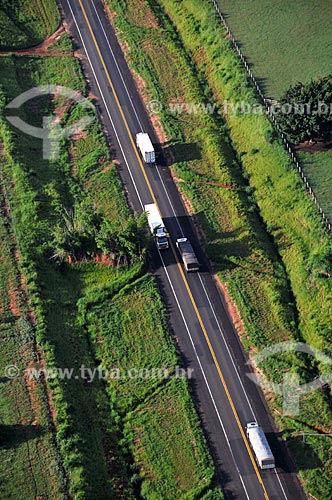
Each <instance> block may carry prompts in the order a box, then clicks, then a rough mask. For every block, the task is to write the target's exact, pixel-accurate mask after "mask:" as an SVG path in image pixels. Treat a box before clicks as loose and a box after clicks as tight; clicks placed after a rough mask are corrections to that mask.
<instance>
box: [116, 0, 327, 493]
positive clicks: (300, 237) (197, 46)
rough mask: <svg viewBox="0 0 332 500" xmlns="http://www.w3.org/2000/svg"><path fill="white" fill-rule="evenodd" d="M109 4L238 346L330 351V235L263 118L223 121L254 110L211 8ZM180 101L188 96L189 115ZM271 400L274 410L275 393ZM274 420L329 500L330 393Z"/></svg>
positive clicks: (279, 362)
mask: <svg viewBox="0 0 332 500" xmlns="http://www.w3.org/2000/svg"><path fill="white" fill-rule="evenodd" d="M109 4H110V6H111V9H112V10H113V11H116V12H117V14H118V15H115V16H114V17H112V19H113V23H114V24H115V25H116V26H117V28H118V30H119V34H118V36H119V38H120V40H123V41H124V40H125V41H126V42H127V44H128V46H129V48H128V47H127V51H128V54H127V58H128V61H129V63H130V65H131V67H132V68H133V69H134V70H135V71H136V72H138V73H139V74H140V76H141V77H143V79H144V80H145V83H146V87H145V93H146V95H145V99H146V100H147V101H149V100H151V99H157V100H158V101H160V102H161V103H162V105H163V108H162V110H161V111H160V113H159V117H160V119H161V123H162V125H163V129H164V131H165V134H166V136H167V140H168V141H169V144H171V150H172V154H173V157H174V159H175V164H174V165H173V169H174V173H175V176H176V178H177V182H178V183H179V187H180V189H181V191H182V193H183V194H184V196H185V197H187V198H189V200H190V201H191V204H192V206H193V208H194V211H195V215H196V217H197V219H198V220H199V222H200V224H201V226H202V227H203V229H204V232H205V235H206V239H205V244H206V249H207V252H208V254H209V256H210V258H211V260H212V262H213V265H214V267H215V269H216V271H217V272H218V274H219V276H220V277H221V279H222V281H223V282H225V283H226V286H227V288H228V291H229V293H230V295H231V296H232V298H233V299H234V300H235V302H236V304H237V307H238V310H239V312H240V315H241V318H242V320H243V322H244V326H245V331H246V333H245V334H244V335H242V337H241V338H242V341H243V343H244V346H245V347H246V348H247V349H251V348H253V349H254V350H255V351H256V350H257V348H259V349H260V348H262V347H264V346H266V345H269V344H272V343H277V342H281V341H283V340H287V339H294V340H300V341H305V342H307V343H308V344H310V345H313V346H315V347H317V348H320V349H322V350H325V352H327V353H328V354H331V353H332V346H331V342H330V335H331V324H330V315H331V314H330V312H331V310H332V294H331V291H332V290H331V288H332V285H331V281H330V277H331V256H332V253H331V239H330V236H329V235H328V234H327V233H326V232H325V230H324V228H323V227H322V222H321V219H320V217H319V214H318V213H317V211H316V208H315V207H314V205H313V204H312V202H311V200H310V198H309V197H308V196H307V193H306V191H305V189H304V187H303V185H302V182H301V181H300V178H299V176H298V174H297V173H296V172H295V171H294V168H293V165H292V162H291V160H290V158H289V157H288V155H287V154H286V152H285V151H284V149H283V146H282V144H281V142H280V141H279V139H278V137H277V135H276V133H275V132H274V130H273V128H272V126H271V125H270V123H269V121H268V120H267V118H266V117H265V116H264V115H260V114H255V115H253V114H243V113H240V112H235V113H232V112H230V113H228V114H227V115H225V116H223V107H222V104H223V103H224V102H225V101H227V102H228V103H231V104H234V105H238V106H239V105H240V103H241V102H242V101H244V102H247V103H249V104H251V105H256V104H257V98H256V95H255V92H254V90H253V89H252V88H251V85H250V83H249V82H248V80H247V77H246V74H245V71H244V69H243V68H242V66H241V62H240V61H239V59H238V58H237V56H236V53H235V52H234V51H233V49H232V47H231V44H230V42H229V40H228V39H227V37H226V33H224V32H223V31H222V29H221V27H220V24H219V22H218V21H217V19H216V17H215V15H214V10H213V8H212V7H210V6H209V4H208V3H204V4H202V2H199V1H184V2H181V3H179V2H175V1H172V0H160V1H159V2H158V3H155V2H153V3H151V4H150V7H149V3H148V2H145V3H144V4H143V8H142V7H141V4H140V5H138V3H137V1H136V0H131V1H128V2H126V4H124V3H123V2H120V1H118V0H111V1H110V2H109ZM165 12H166V13H167V15H166V14H165ZM168 16H169V17H168ZM173 23H174V24H173ZM142 47H143V48H144V51H143V50H142ZM165 75H167V78H165ZM207 102H209V103H213V102H215V103H216V104H217V106H216V107H215V108H214V110H215V111H214V112H213V113H208V112H206V107H205V109H204V108H203V107H202V106H200V103H207ZM186 103H196V107H195V113H193V112H190V110H189V111H188V108H187V107H186ZM174 110H175V112H174ZM219 110H220V112H218V111H219ZM264 369H265V372H266V373H267V374H268V376H269V378H274V379H275V380H279V381H280V380H281V379H282V374H283V373H284V372H285V371H289V370H292V371H297V372H298V373H299V374H300V377H301V379H302V381H306V380H307V381H309V380H312V378H313V377H315V376H317V375H318V373H320V370H322V371H324V369H326V367H324V366H320V367H318V366H317V365H316V364H315V362H314V360H313V359H312V358H310V357H301V358H300V357H296V356H293V355H292V356H283V357H278V358H272V359H270V360H269V363H268V364H266V365H265V366H264ZM268 402H269V404H270V406H271V409H272V410H276V412H277V413H276V415H277V414H280V411H281V410H282V406H281V401H280V399H279V398H269V400H268ZM294 422H295V423H294ZM276 423H277V425H278V426H280V428H281V429H284V430H285V439H286V440H287V442H288V441H289V443H290V445H291V447H292V449H293V451H294V454H295V457H296V459H297V464H298V467H299V470H300V474H301V477H302V478H303V480H304V484H305V486H306V488H307V490H308V491H310V492H311V493H312V494H313V495H315V496H316V497H317V498H321V499H323V498H328V497H329V496H330V495H331V492H332V484H331V480H330V477H331V467H330V462H329V457H330V454H331V449H332V445H331V440H330V438H329V437H328V436H326V435H325V436H324V433H327V432H331V431H330V429H331V395H330V390H329V389H327V390H326V391H316V392H315V393H312V394H310V395H308V396H306V398H305V399H304V400H303V401H302V402H301V413H300V415H299V416H297V417H296V421H293V420H292V419H290V418H289V417H285V416H283V417H280V418H279V417H277V420H276ZM286 429H287V432H286ZM289 429H293V430H292V431H289ZM310 429H311V430H312V429H314V430H315V431H317V432H320V433H322V437H321V438H316V437H311V438H310V439H309V440H308V441H307V442H306V443H305V445H302V443H300V440H299V439H298V437H297V436H299V435H301V433H302V432H307V431H308V430H310ZM294 443H295V445H294ZM304 449H305V451H306V452H305V453H303V450H304ZM312 456H317V457H319V459H318V458H317V461H316V462H313V461H312V459H311V458H309V457H312ZM306 457H308V460H307V459H306Z"/></svg>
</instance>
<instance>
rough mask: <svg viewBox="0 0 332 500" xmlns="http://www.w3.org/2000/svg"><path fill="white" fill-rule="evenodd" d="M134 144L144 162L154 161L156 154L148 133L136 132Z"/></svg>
mask: <svg viewBox="0 0 332 500" xmlns="http://www.w3.org/2000/svg"><path fill="white" fill-rule="evenodd" d="M136 146H137V147H138V149H139V151H140V153H141V155H142V158H143V160H144V161H145V163H155V161H156V155H155V151H154V148H153V146H152V142H151V140H150V137H149V134H146V133H143V132H140V133H139V134H136Z"/></svg>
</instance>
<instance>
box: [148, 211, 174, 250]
mask: <svg viewBox="0 0 332 500" xmlns="http://www.w3.org/2000/svg"><path fill="white" fill-rule="evenodd" d="M144 210H145V212H147V214H148V224H149V228H150V231H151V233H152V234H153V236H154V238H155V241H156V244H157V247H158V249H159V250H164V249H166V248H168V237H167V233H166V229H165V226H164V223H163V221H162V218H161V217H160V214H159V210H158V207H157V205H156V204H155V203H150V204H149V205H145V206H144Z"/></svg>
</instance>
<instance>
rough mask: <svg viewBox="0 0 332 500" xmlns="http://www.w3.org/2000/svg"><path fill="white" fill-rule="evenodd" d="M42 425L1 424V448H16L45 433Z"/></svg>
mask: <svg viewBox="0 0 332 500" xmlns="http://www.w3.org/2000/svg"><path fill="white" fill-rule="evenodd" d="M44 432H45V431H44V429H43V427H41V426H40V425H21V424H15V425H2V424H1V425H0V448H16V447H17V446H20V445H21V444H22V443H26V442H27V441H30V440H31V439H36V438H38V437H40V436H42V435H43V434H44Z"/></svg>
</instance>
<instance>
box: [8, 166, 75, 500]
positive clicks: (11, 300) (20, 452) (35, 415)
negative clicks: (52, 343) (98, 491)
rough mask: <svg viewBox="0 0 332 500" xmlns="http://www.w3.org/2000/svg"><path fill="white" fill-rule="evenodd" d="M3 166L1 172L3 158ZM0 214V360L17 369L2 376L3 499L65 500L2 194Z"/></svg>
mask: <svg viewBox="0 0 332 500" xmlns="http://www.w3.org/2000/svg"><path fill="white" fill-rule="evenodd" d="M0 163H1V164H0V168H1V170H2V168H3V165H4V163H5V160H4V158H3V157H1V159H0ZM0 210H1V212H0V255H1V266H0V287H1V305H0V307H1V325H0V334H1V352H0V362H1V367H2V368H3V369H4V368H5V367H7V366H14V368H13V370H15V371H14V372H13V375H14V378H13V379H12V380H10V378H7V376H6V374H4V373H1V377H0V401H1V404H0V407H1V411H0V414H1V417H0V459H1V463H2V467H1V473H0V497H1V498H13V499H17V500H20V499H21V498H22V492H23V491H24V498H26V499H27V500H33V499H35V498H37V497H45V498H58V499H59V500H60V499H64V498H66V491H67V478H66V475H65V472H64V469H63V465H62V457H61V454H60V453H59V449H58V446H57V444H56V441H55V434H54V427H53V420H52V417H51V413H52V401H51V400H50V399H49V397H48V394H47V390H46V387H45V384H44V381H43V380H42V379H40V380H30V379H29V377H28V375H24V370H26V369H27V368H28V367H29V368H32V367H33V366H35V365H36V364H37V363H40V364H41V365H43V363H44V359H43V355H42V353H41V352H40V350H39V349H38V346H37V345H36V344H35V341H34V315H33V310H32V309H31V307H30V305H29V302H28V296H27V294H26V283H25V280H24V277H23V276H22V274H21V272H20V269H19V266H18V263H17V256H18V248H17V242H16V238H15V234H14V233H13V227H12V225H11V220H10V213H9V207H8V203H7V200H6V198H5V192H4V191H3V190H2V191H1V209H0ZM16 370H17V372H16ZM8 374H9V375H10V372H9V373H8ZM15 374H17V377H15Z"/></svg>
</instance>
